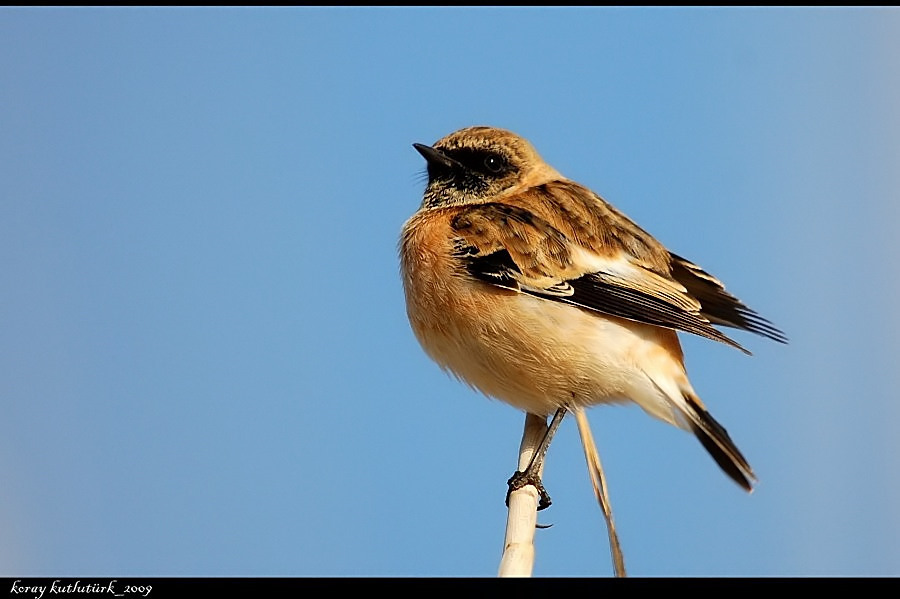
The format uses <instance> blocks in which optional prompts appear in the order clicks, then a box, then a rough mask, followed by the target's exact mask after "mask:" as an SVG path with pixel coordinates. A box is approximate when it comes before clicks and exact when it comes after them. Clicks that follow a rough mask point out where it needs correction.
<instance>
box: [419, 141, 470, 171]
mask: <svg viewBox="0 0 900 599" xmlns="http://www.w3.org/2000/svg"><path fill="white" fill-rule="evenodd" d="M413 147H414V148H415V149H416V151H417V152H418V153H419V154H421V155H422V158H424V159H425V161H426V162H427V163H428V166H434V167H437V168H439V169H450V170H454V169H459V168H462V164H460V163H459V162H457V161H456V160H453V159H452V158H450V157H449V156H445V155H444V154H442V153H441V151H440V150H435V149H434V148H432V147H431V146H426V145H425V144H413Z"/></svg>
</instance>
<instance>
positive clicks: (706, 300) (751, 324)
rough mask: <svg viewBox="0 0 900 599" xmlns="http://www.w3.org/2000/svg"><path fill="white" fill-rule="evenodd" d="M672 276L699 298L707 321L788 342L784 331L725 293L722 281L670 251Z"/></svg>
mask: <svg viewBox="0 0 900 599" xmlns="http://www.w3.org/2000/svg"><path fill="white" fill-rule="evenodd" d="M672 276H673V277H674V278H675V280H676V281H678V282H679V283H681V284H682V285H684V286H685V288H686V289H687V291H688V293H690V294H691V295H692V296H694V297H696V298H697V299H698V300H699V301H700V304H701V306H702V309H701V311H700V313H701V314H702V315H703V316H704V317H706V318H707V319H708V320H709V321H710V322H712V323H714V324H718V325H722V326H727V327H734V328H736V329H743V330H745V331H750V332H752V333H756V334H757V335H762V336H763V337H768V338H769V339H772V340H774V341H778V342H779V343H787V337H785V335H784V333H782V332H781V331H779V330H778V329H777V328H775V326H774V325H773V324H772V323H771V322H769V321H768V320H766V319H765V318H763V317H762V316H760V315H759V314H757V313H756V312H755V311H754V310H752V309H750V308H748V307H747V306H746V305H744V303H743V302H741V300H739V299H738V298H736V297H735V296H733V295H731V294H730V293H728V292H727V291H726V290H725V286H724V285H722V283H721V281H719V280H718V279H717V278H715V277H714V276H712V275H711V274H709V273H708V272H706V271H704V270H703V269H702V268H700V267H699V266H697V265H696V264H693V263H692V262H689V261H688V260H685V259H684V258H682V257H681V256H677V255H675V254H672Z"/></svg>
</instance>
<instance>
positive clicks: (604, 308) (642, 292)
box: [451, 203, 749, 353]
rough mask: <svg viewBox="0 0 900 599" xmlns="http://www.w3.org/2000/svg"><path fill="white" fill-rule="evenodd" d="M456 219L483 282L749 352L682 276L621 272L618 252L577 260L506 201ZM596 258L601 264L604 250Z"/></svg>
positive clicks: (558, 238)
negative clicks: (588, 263)
mask: <svg viewBox="0 0 900 599" xmlns="http://www.w3.org/2000/svg"><path fill="white" fill-rule="evenodd" d="M451 226H452V227H453V229H454V230H455V232H456V233H457V234H458V235H459V239H458V242H457V252H456V255H457V257H458V259H459V260H461V262H462V263H463V264H464V265H465V268H466V269H467V271H468V272H469V273H470V274H471V275H472V276H474V277H475V278H477V279H479V280H481V281H484V282H486V283H490V284H492V285H496V286H499V287H504V288H507V289H515V290H518V291H520V292H522V293H526V294H529V295H532V296H535V297H541V298H543V299H547V300H551V301H559V302H565V303H568V304H571V305H574V306H579V307H582V308H586V309H588V310H593V311H596V312H601V313H604V314H610V315H613V316H618V317H620V318H626V319H629V320H633V321H636V322H642V323H646V324H651V325H655V326H661V327H666V328H671V329H677V330H681V331H685V332H687V333H693V334H696V335H701V336H703V337H707V338H709V339H714V340H716V341H721V342H722V343H726V344H728V345H731V346H733V347H736V348H738V349H740V350H742V351H744V352H746V353H749V352H747V350H746V349H744V348H743V347H741V345H740V344H738V343H737V342H736V341H734V340H732V339H730V338H728V337H727V336H726V335H724V334H722V333H721V332H720V331H718V330H716V329H715V328H714V327H713V326H712V324H711V323H710V322H709V321H708V320H707V319H706V318H705V317H704V316H703V315H702V314H701V313H700V304H699V302H697V301H696V300H695V299H694V298H692V297H690V295H689V294H687V293H686V292H685V290H684V288H683V287H681V285H680V284H679V283H677V282H675V281H674V280H671V279H665V278H662V277H661V276H660V275H659V274H657V273H656V272H652V271H649V270H645V269H642V268H641V267H639V266H635V265H629V267H628V269H627V272H626V274H625V275H623V274H622V272H621V271H622V269H621V267H618V266H616V265H617V263H618V262H619V261H620V260H618V259H611V260H610V261H609V264H610V269H609V271H608V272H607V271H604V270H602V269H601V270H596V268H593V267H591V268H586V267H585V265H579V264H577V263H576V262H575V256H574V254H573V251H574V250H575V249H578V248H577V247H576V246H574V245H573V244H572V242H571V241H570V240H569V239H568V238H567V237H566V236H565V235H564V234H563V233H561V232H560V231H559V229H557V228H555V227H553V226H552V225H551V224H550V223H549V222H547V221H546V220H544V219H543V218H541V217H539V216H537V215H536V214H534V213H533V212H531V211H529V210H526V209H525V208H522V207H520V206H511V205H508V204H501V203H488V204H477V205H473V206H466V207H464V208H463V209H462V210H461V212H460V213H459V214H458V215H457V216H456V217H454V218H453V219H452V221H451ZM651 240H652V238H651ZM652 241H654V242H655V240H652ZM580 249H582V250H584V249H586V248H583V247H581V248H580ZM596 263H600V264H602V263H603V260H602V259H601V257H600V256H599V255H598V256H597V260H596V261H595V264H596Z"/></svg>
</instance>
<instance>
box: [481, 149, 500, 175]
mask: <svg viewBox="0 0 900 599" xmlns="http://www.w3.org/2000/svg"><path fill="white" fill-rule="evenodd" d="M503 167H504V162H503V159H502V158H500V157H499V156H497V155H496V154H488V155H487V156H485V157H484V168H486V169H487V170H488V172H490V173H494V174H497V173H499V172H500V171H502V170H503Z"/></svg>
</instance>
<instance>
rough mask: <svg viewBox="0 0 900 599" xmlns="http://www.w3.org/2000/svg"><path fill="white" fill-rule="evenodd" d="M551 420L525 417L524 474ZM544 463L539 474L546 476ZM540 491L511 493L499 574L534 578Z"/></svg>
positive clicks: (521, 451) (521, 458)
mask: <svg viewBox="0 0 900 599" xmlns="http://www.w3.org/2000/svg"><path fill="white" fill-rule="evenodd" d="M547 431H548V428H547V419H546V418H544V417H542V416H535V415H534V414H525V430H524V431H523V432H522V443H521V444H520V445H519V467H518V470H519V471H522V472H524V471H525V470H526V469H527V468H528V466H529V465H530V464H531V461H532V459H533V458H534V456H535V454H536V452H537V451H538V448H539V446H540V445H541V442H542V441H543V440H544V437H545V436H546V435H547ZM543 470H544V469H543V464H541V465H540V467H539V468H538V472H537V474H538V475H541V474H542V473H543ZM538 498H539V494H538V490H537V488H535V486H534V485H525V486H524V487H522V488H520V489H516V490H515V491H513V492H512V493H510V494H509V512H508V515H507V518H506V538H505V539H504V541H503V557H502V558H501V559H500V569H499V571H498V572H497V575H498V576H500V577H508V576H531V571H532V569H533V568H534V531H535V526H536V525H537V506H538Z"/></svg>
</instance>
